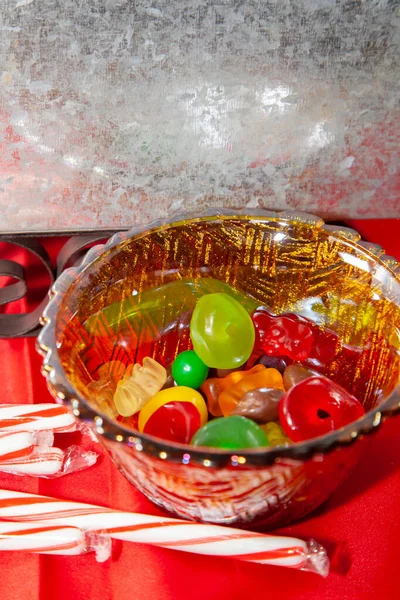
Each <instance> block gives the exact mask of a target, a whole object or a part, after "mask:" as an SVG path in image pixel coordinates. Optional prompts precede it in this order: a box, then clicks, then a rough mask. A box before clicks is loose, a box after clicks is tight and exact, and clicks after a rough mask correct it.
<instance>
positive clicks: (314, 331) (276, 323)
mask: <svg viewBox="0 0 400 600" xmlns="http://www.w3.org/2000/svg"><path fill="white" fill-rule="evenodd" d="M252 319H253V323H254V327H255V330H256V342H255V346H254V358H255V360H254V361H253V362H255V361H256V360H257V358H258V357H259V351H260V350H262V351H264V352H265V353H266V354H269V355H270V356H287V357H289V358H291V359H292V360H294V361H299V362H303V361H306V360H309V361H310V362H309V364H308V365H307V366H310V367H311V368H318V367H319V368H321V367H323V366H324V365H325V364H326V363H328V362H329V361H331V360H332V359H333V358H334V357H335V356H336V355H337V353H338V351H339V350H340V349H341V344H340V341H339V338H338V336H337V334H336V333H334V332H333V331H331V330H330V329H326V328H321V327H319V326H318V325H317V324H316V323H314V322H313V321H310V320H309V319H306V318H305V317H300V316H298V315H295V314H292V313H286V314H284V315H278V316H275V315H272V314H271V313H270V312H269V311H268V309H267V308H266V307H265V306H261V307H259V308H257V309H256V310H255V311H254V313H253V315H252Z"/></svg>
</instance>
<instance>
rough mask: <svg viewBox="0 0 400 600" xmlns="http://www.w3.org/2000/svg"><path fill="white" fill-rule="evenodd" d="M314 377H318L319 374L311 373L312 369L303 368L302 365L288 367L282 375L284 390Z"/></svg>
mask: <svg viewBox="0 0 400 600" xmlns="http://www.w3.org/2000/svg"><path fill="white" fill-rule="evenodd" d="M315 375H318V376H320V373H317V371H313V369H308V368H307V367H303V365H289V366H288V367H286V369H285V371H284V373H283V385H284V386H285V390H289V389H290V388H291V387H293V386H294V385H296V384H297V383H300V381H304V379H308V378H309V377H315Z"/></svg>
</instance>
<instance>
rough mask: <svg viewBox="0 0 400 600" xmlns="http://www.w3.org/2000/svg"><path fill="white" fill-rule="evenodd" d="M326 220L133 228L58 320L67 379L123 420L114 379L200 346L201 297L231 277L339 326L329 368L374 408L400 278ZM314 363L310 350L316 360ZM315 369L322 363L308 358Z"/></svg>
mask: <svg viewBox="0 0 400 600" xmlns="http://www.w3.org/2000/svg"><path fill="white" fill-rule="evenodd" d="M322 225H323V224H322V223H317V222H315V223H312V222H311V223H305V222H301V221H295V220H291V219H285V218H282V217H279V216H275V217H268V216H243V215H242V216H218V217H203V218H198V219H190V220H184V221H181V222H179V223H174V224H172V225H163V226H161V227H157V228H154V229H149V230H147V231H145V232H143V233H141V234H138V235H134V236H133V237H128V238H127V239H125V240H124V241H122V242H120V243H119V244H118V245H116V246H115V247H112V248H111V249H109V250H107V251H105V252H104V253H103V254H102V255H101V256H100V257H99V258H97V259H96V260H95V261H94V262H92V263H91V264H88V265H87V266H86V268H84V269H83V270H82V271H80V273H79V275H78V276H77V278H76V279H75V280H74V281H73V283H72V284H71V285H70V286H69V288H68V289H67V290H66V292H65V294H64V296H63V298H62V300H61V304H60V306H59V310H58V313H57V319H56V333H55V335H56V345H57V349H58V354H59V359H60V362H61V364H62V367H63V369H64V371H65V374H66V377H67V379H68V380H69V383H70V384H72V386H73V387H74V388H75V389H76V390H77V392H78V393H79V394H80V395H81V396H82V397H83V398H85V399H86V400H87V402H88V403H89V404H90V405H91V407H92V408H93V409H94V410H96V411H98V412H100V413H103V414H106V415H107V416H108V417H109V418H111V419H118V420H119V421H123V424H124V425H125V426H127V427H131V428H133V429H134V428H135V425H136V422H135V419H132V418H131V419H122V418H121V417H118V415H117V414H116V412H115V409H114V408H113V403H112V395H113V389H111V388H112V386H111V388H110V381H111V382H112V383H113V385H114V386H115V385H116V382H117V381H118V380H119V379H120V378H121V377H122V376H123V374H124V371H125V368H126V366H127V365H129V364H132V363H138V362H139V363H141V361H142V359H143V358H144V356H152V357H153V358H155V359H156V360H158V361H159V362H161V363H162V364H163V365H164V366H165V367H167V368H168V367H169V366H170V365H171V363H172V361H173V359H174V358H175V356H176V354H177V353H178V352H180V351H182V350H185V349H187V348H188V347H190V337H189V323H190V316H191V312H192V310H193V308H194V306H195V304H196V301H197V298H198V297H199V296H200V295H202V294H204V293H208V292H210V291H224V290H225V289H226V288H225V286H226V285H229V286H231V288H233V290H235V292H234V293H235V294H237V295H238V297H239V298H240V301H241V302H243V303H244V304H245V306H246V307H247V308H248V310H249V311H250V310H252V309H253V308H255V307H257V306H259V305H266V306H267V307H268V308H269V309H271V311H273V312H274V313H277V314H279V313H283V312H295V313H297V314H300V315H303V316H305V317H308V318H310V319H312V320H313V321H315V322H316V323H318V324H320V325H321V326H324V327H328V328H330V329H331V330H332V331H334V332H335V333H336V334H337V335H338V337H339V339H340V342H341V350H340V351H339V353H338V354H337V355H336V356H335V357H334V358H333V359H331V360H330V362H329V363H328V364H326V365H324V373H326V374H327V375H329V376H331V377H333V378H334V379H335V380H336V381H337V382H338V383H340V384H341V385H343V386H344V387H345V388H347V389H348V390H349V391H350V392H351V393H353V394H354V395H355V396H356V397H357V398H358V399H359V400H360V401H361V402H362V403H363V404H364V407H365V409H366V410H369V409H371V408H372V407H374V406H376V405H377V404H378V403H379V402H381V401H383V400H384V399H385V398H386V397H387V396H388V395H389V394H390V392H391V391H392V390H393V389H394V388H395V386H396V385H397V384H398V382H399V347H400V339H399V329H400V308H399V303H400V283H399V281H398V280H397V279H396V277H395V276H394V275H393V274H392V273H391V271H390V270H389V269H387V268H386V267H385V266H384V264H383V263H382V262H381V261H380V260H379V258H377V257H376V256H374V255H373V254H372V253H371V252H369V251H366V250H364V249H363V248H361V247H360V246H357V245H356V244H355V243H354V242H352V241H351V240H349V239H345V238H344V237H343V236H340V235H338V234H337V233H335V232H334V231H331V230H329V228H326V229H325V228H324V227H323V226H322ZM310 360H311V359H310ZM309 366H310V367H314V368H317V370H318V365H317V364H313V363H312V360H311V362H310V363H309Z"/></svg>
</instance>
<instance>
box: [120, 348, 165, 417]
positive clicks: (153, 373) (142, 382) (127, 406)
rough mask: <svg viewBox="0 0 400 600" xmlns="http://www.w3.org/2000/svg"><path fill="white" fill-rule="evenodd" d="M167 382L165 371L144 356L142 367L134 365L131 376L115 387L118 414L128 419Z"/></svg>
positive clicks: (154, 361) (155, 362)
mask: <svg viewBox="0 0 400 600" xmlns="http://www.w3.org/2000/svg"><path fill="white" fill-rule="evenodd" d="M166 380H167V371H166V370H165V369H164V367H163V366H162V365H160V364H159V363H158V362H157V361H156V360H153V359H152V358H150V357H148V356H146V357H145V358H144V359H143V367H141V366H140V365H138V364H136V365H134V367H133V371H132V374H131V375H129V376H128V377H124V378H123V379H121V381H120V382H119V383H118V385H117V389H116V391H115V394H114V404H115V408H116V409H117V411H118V413H119V414H120V415H121V416H123V417H130V416H131V415H134V414H135V413H136V412H138V411H139V410H141V409H142V408H143V406H144V405H145V404H146V403H147V402H148V401H149V400H150V398H152V397H153V396H154V395H155V394H156V393H157V392H158V391H160V389H161V388H162V387H163V385H164V384H165V382H166Z"/></svg>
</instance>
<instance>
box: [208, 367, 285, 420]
mask: <svg viewBox="0 0 400 600" xmlns="http://www.w3.org/2000/svg"><path fill="white" fill-rule="evenodd" d="M241 372H242V373H243V377H242V378H241V379H240V380H239V381H237V382H236V383H234V384H233V385H231V386H229V387H225V389H224V390H223V391H222V392H221V393H220V395H219V397H218V403H219V407H220V409H221V411H222V414H223V415H224V417H227V416H229V415H230V414H231V412H232V411H233V410H234V409H235V408H236V406H237V404H238V403H239V401H240V399H241V398H242V396H244V394H245V393H246V392H250V391H251V390H257V389H259V388H274V389H276V390H284V387H283V379H282V375H281V374H280V373H279V371H278V370H277V369H267V368H266V367H264V365H256V366H255V367H253V368H252V369H250V370H248V371H241Z"/></svg>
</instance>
